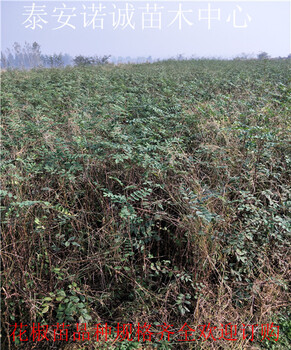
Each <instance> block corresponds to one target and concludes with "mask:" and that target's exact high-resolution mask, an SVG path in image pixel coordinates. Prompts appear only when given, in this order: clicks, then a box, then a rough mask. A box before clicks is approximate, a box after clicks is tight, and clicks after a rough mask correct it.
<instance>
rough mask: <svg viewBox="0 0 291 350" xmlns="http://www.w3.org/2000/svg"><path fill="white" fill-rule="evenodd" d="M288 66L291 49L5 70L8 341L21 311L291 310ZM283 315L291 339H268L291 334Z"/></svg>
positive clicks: (237, 313)
mask: <svg viewBox="0 0 291 350" xmlns="http://www.w3.org/2000/svg"><path fill="white" fill-rule="evenodd" d="M288 76H290V65H289V64H288V62H287V61H284V60H278V61H274V60H262V61H260V60H247V61H243V60H242V61H239V60H237V61H232V62H222V61H211V60H208V61H203V60H201V61H179V62H177V61H168V62H158V63H154V64H151V65H149V64H143V65H126V66H119V67H113V66H110V65H106V66H100V67H99V66H98V67H92V66H90V65H89V66H88V67H86V68H83V67H74V68H72V67H67V68H63V69H46V70H45V69H43V70H41V69H39V70H34V71H30V72H25V71H15V72H13V74H12V72H10V71H7V72H4V73H2V91H1V94H2V96H1V112H2V141H3V147H2V149H1V160H2V162H1V177H2V184H3V185H2V189H1V192H0V196H1V213H2V223H1V224H2V266H3V271H2V286H3V296H4V297H3V298H2V300H1V302H2V310H3V313H2V325H3V329H4V332H3V334H4V336H3V337H2V343H3V348H5V349H6V348H7V349H13V348H14V345H13V344H12V343H11V342H9V337H8V334H9V331H10V328H9V324H12V323H15V322H17V323H20V322H25V323H27V324H32V323H36V322H41V323H43V324H44V323H47V324H56V323H57V322H62V321H64V322H68V323H72V324H73V323H76V322H86V323H88V325H89V326H90V325H93V324H96V323H98V322H100V320H102V322H103V321H104V323H105V322H108V324H110V325H112V326H114V325H116V323H117V322H120V323H133V324H135V325H136V324H137V322H140V323H145V322H146V323H148V324H152V325H153V327H155V326H156V325H157V324H162V323H163V322H167V323H168V324H174V325H175V327H176V328H177V327H179V326H182V325H183V324H184V323H185V322H187V323H188V324H189V325H190V326H191V325H193V327H194V326H195V325H196V326H197V325H199V324H208V323H209V322H213V323H214V324H215V323H216V325H219V324H220V323H224V324H226V323H229V322H232V323H237V324H242V323H248V324H250V323H252V324H256V323H260V324H261V323H270V322H271V319H273V316H274V315H275V314H276V315H277V314H280V312H281V311H282V305H286V304H287V302H288V294H287V293H288V281H289V278H288V271H289V270H288V269H289V265H288V263H289V261H288V253H289V251H290V231H291V229H290V204H291V200H290V164H291V162H290V143H289V136H290V117H289V115H290V102H291V99H290V92H291V89H290V82H289V79H288ZM281 315H284V316H278V319H276V320H275V319H274V322H277V323H279V324H280V325H281V326H282V334H284V335H282V338H280V341H279V343H276V344H275V343H274V342H273V339H272V340H270V341H269V342H268V343H267V342H266V343H264V344H261V343H260V342H258V343H255V344H254V346H257V347H258V348H260V347H261V349H264V348H268V347H269V348H270V349H273V348H275V347H276V346H277V345H278V344H279V345H280V346H281V347H286V348H287V347H288V342H289V338H290V335H288V334H289V333H288V329H289V327H290V322H289V321H288V318H287V316H286V315H287V314H286V313H283V311H282V313H281ZM280 317H281V318H280ZM288 336H289V338H288ZM71 345H72V346H73V344H70V346H71ZM103 345H104V344H102V345H100V347H99V348H102V346H103ZM27 346H28V347H30V348H32V344H28V345H27ZM85 346H88V349H90V350H91V349H96V348H97V347H96V346H97V345H96V344H95V345H94V344H86V345H84V348H85ZM98 346H99V345H98ZM138 346H139V345H138V344H136V343H135V342H133V343H131V344H129V343H118V342H116V343H114V339H113V340H112V341H111V343H108V344H106V345H104V349H105V348H106V347H107V348H110V347H111V348H112V349H130V348H138ZM149 346H152V348H158V349H171V348H173V349H179V348H182V345H180V342H177V341H176V339H173V341H172V342H170V343H168V342H159V343H155V344H151V345H149ZM197 346H198V345H197ZM209 346H211V347H213V348H215V349H220V348H222V347H223V348H225V349H230V348H231V346H233V344H232V345H229V344H226V343H223V344H220V342H217V343H215V344H214V343H211V345H210V343H207V342H205V343H201V344H199V349H209ZM247 346H248V345H247V343H246V342H243V341H241V342H240V343H238V344H237V349H239V348H246V347H247ZM189 348H190V347H189Z"/></svg>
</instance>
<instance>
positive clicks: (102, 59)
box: [73, 55, 111, 67]
mask: <svg viewBox="0 0 291 350" xmlns="http://www.w3.org/2000/svg"><path fill="white" fill-rule="evenodd" d="M110 57H111V55H104V56H82V55H79V56H76V57H75V58H74V60H73V62H74V64H75V65H76V66H79V67H80V66H81V67H82V66H83V67H84V66H98V65H103V64H107V63H109V58H110Z"/></svg>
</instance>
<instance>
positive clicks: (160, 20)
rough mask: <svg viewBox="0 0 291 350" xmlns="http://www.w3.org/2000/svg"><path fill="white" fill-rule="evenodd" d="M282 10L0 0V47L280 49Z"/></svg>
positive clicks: (220, 4) (285, 46)
mask: <svg viewBox="0 0 291 350" xmlns="http://www.w3.org/2000/svg"><path fill="white" fill-rule="evenodd" d="M33 4H34V5H33ZM92 4H95V8H93V7H92ZM100 4H101V9H100ZM127 4H128V5H127ZM147 4H149V5H148V6H147ZM155 4H156V8H154V6H155ZM25 6H26V7H25ZM40 6H43V7H40ZM126 6H127V7H128V11H127V13H126V11H125V10H124V9H125V8H126ZM104 7H105V8H104ZM161 7H162V8H161ZM179 8H180V17H179V12H178V11H179ZM171 11H172V12H171ZM181 11H182V13H181ZM71 15H73V16H71ZM94 15H95V17H94ZM123 15H127V17H126V16H123ZM290 15H291V14H290V1H288V0H281V1H280V0H277V1H267V0H261V1H258V0H257V1H250V0H249V1H246V0H245V1H243V0H242V1H217V0H212V1H195V0H193V1H189V0H180V1H173V0H171V1H163V0H160V1H159V0H156V1H153V0H149V1H140V0H135V1H123V0H116V1H108V0H103V1H94V2H93V1H89V0H83V1H67V0H63V1H40V0H34V1H13V0H9V1H8V0H2V1H1V36H2V40H1V49H2V50H3V51H4V50H5V49H6V48H11V47H12V45H13V43H14V42H15V41H16V42H19V43H20V44H23V43H24V42H25V41H27V42H29V43H32V42H34V41H36V42H38V43H39V44H40V45H41V49H42V52H44V53H54V52H56V53H58V52H63V53H69V54H71V55H73V56H74V55H77V54H83V55H93V54H97V55H103V54H111V55H113V56H123V57H126V56H131V57H138V56H150V55H151V56H152V57H154V58H157V57H160V58H164V57H170V56H176V55H178V54H183V55H185V56H191V55H195V56H197V57H201V56H207V57H223V58H226V57H230V58H231V57H234V56H236V55H238V54H240V53H242V52H245V53H250V54H254V55H256V54H258V53H259V52H261V51H266V52H268V53H269V54H270V55H271V56H273V57H276V56H287V55H288V54H289V53H290V51H291V50H290ZM209 17H211V19H210V18H209ZM175 18H176V20H174V19H175ZM124 19H125V22H123V20H124ZM152 20H154V21H153V22H152ZM179 20H180V23H179ZM179 26H180V28H179Z"/></svg>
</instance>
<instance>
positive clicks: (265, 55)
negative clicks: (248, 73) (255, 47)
mask: <svg viewBox="0 0 291 350" xmlns="http://www.w3.org/2000/svg"><path fill="white" fill-rule="evenodd" d="M257 57H258V60H267V59H269V58H270V56H269V55H268V53H267V52H260V53H259V54H258V56H257Z"/></svg>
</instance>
